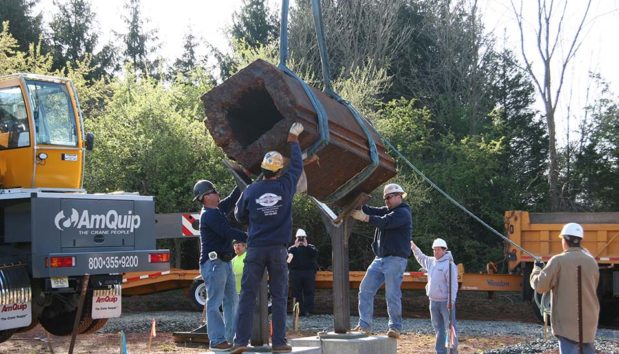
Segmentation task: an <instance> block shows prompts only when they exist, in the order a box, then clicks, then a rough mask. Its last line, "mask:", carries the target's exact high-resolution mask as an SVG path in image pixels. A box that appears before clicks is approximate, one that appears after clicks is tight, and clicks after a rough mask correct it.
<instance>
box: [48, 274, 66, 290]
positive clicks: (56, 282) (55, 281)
mask: <svg viewBox="0 0 619 354" xmlns="http://www.w3.org/2000/svg"><path fill="white" fill-rule="evenodd" d="M50 280H51V282H52V288H53V289H59V288H68V287H69V277H51V278H50Z"/></svg>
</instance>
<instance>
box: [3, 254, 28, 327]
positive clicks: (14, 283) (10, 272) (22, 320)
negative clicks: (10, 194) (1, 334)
mask: <svg viewBox="0 0 619 354" xmlns="http://www.w3.org/2000/svg"><path fill="white" fill-rule="evenodd" d="M30 323H32V289H31V287H30V275H29V274H28V271H27V270H26V267H25V266H12V267H4V268H0V331H2V330H7V329H11V328H20V327H26V326H29V325H30Z"/></svg>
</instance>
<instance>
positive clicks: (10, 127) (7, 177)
mask: <svg viewBox="0 0 619 354" xmlns="http://www.w3.org/2000/svg"><path fill="white" fill-rule="evenodd" d="M24 93H25V92H24V91H23V90H22V87H21V86H20V84H19V79H17V78H15V79H10V80H6V81H2V82H1V83H0V188H18V187H30V186H31V185H32V183H33V182H34V173H33V172H34V148H33V143H32V141H33V139H32V132H31V130H32V129H31V126H30V121H29V120H28V115H27V113H26V112H27V111H26V104H25V99H24V97H26V96H25V95H24Z"/></svg>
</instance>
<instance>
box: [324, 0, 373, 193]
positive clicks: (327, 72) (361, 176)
mask: <svg viewBox="0 0 619 354" xmlns="http://www.w3.org/2000/svg"><path fill="white" fill-rule="evenodd" d="M312 14H313V17H314V28H315V29H316V40H317V42H318V52H319V53H320V63H321V67H322V80H323V83H324V85H325V88H324V90H323V91H324V92H325V93H326V94H327V95H329V96H330V97H332V98H333V99H335V100H336V101H338V102H339V103H341V104H343V105H344V106H345V107H346V108H347V109H348V111H349V112H350V113H351V114H352V116H353V117H354V118H355V121H356V122H357V124H358V125H359V127H361V130H362V131H363V134H364V135H365V137H366V139H367V141H368V149H369V151H370V160H371V162H370V164H369V165H367V166H366V167H365V168H364V169H363V170H361V172H359V173H357V174H355V175H354V176H353V177H352V178H351V179H349V180H348V181H346V182H345V183H344V184H343V185H341V186H340V187H339V188H338V189H337V190H336V191H335V192H333V193H331V194H330V195H329V196H327V197H326V198H325V200H324V202H326V203H332V202H335V201H337V200H339V199H342V198H343V197H344V196H346V195H347V194H348V193H350V192H351V191H352V190H353V189H355V188H356V187H357V186H359V184H361V183H363V181H365V180H366V179H367V178H368V177H369V176H370V175H371V174H372V173H373V172H374V171H375V170H376V168H377V167H378V164H379V162H380V159H379V156H378V149H377V148H376V142H375V141H374V138H373V137H372V133H371V132H370V129H368V123H367V121H366V120H365V118H363V117H362V116H361V114H359V112H358V111H357V110H356V109H355V107H353V105H352V104H350V102H348V101H346V100H345V99H343V98H342V97H340V95H338V94H337V93H336V92H335V91H334V90H333V86H332V85H331V66H330V64H329V55H328V52H327V45H326V40H325V36H324V32H323V29H322V11H321V9H320V0H312Z"/></svg>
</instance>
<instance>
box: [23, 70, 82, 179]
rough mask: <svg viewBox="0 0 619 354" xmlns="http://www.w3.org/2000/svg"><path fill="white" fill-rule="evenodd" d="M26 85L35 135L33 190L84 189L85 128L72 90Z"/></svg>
mask: <svg viewBox="0 0 619 354" xmlns="http://www.w3.org/2000/svg"><path fill="white" fill-rule="evenodd" d="M26 84H27V91H28V95H29V98H30V107H31V110H32V116H33V122H34V131H35V134H34V137H35V139H34V140H35V156H34V158H35V162H36V163H35V170H34V186H33V187H42V188H81V185H82V173H83V170H82V166H83V160H82V158H83V152H82V149H81V137H80V136H79V134H78V132H79V131H81V127H80V126H79V124H80V120H79V119H78V117H79V116H78V114H76V111H77V107H76V105H75V103H74V100H73V99H72V96H71V95H70V94H69V87H68V86H67V84H66V83H64V82H46V81H36V80H26Z"/></svg>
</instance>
